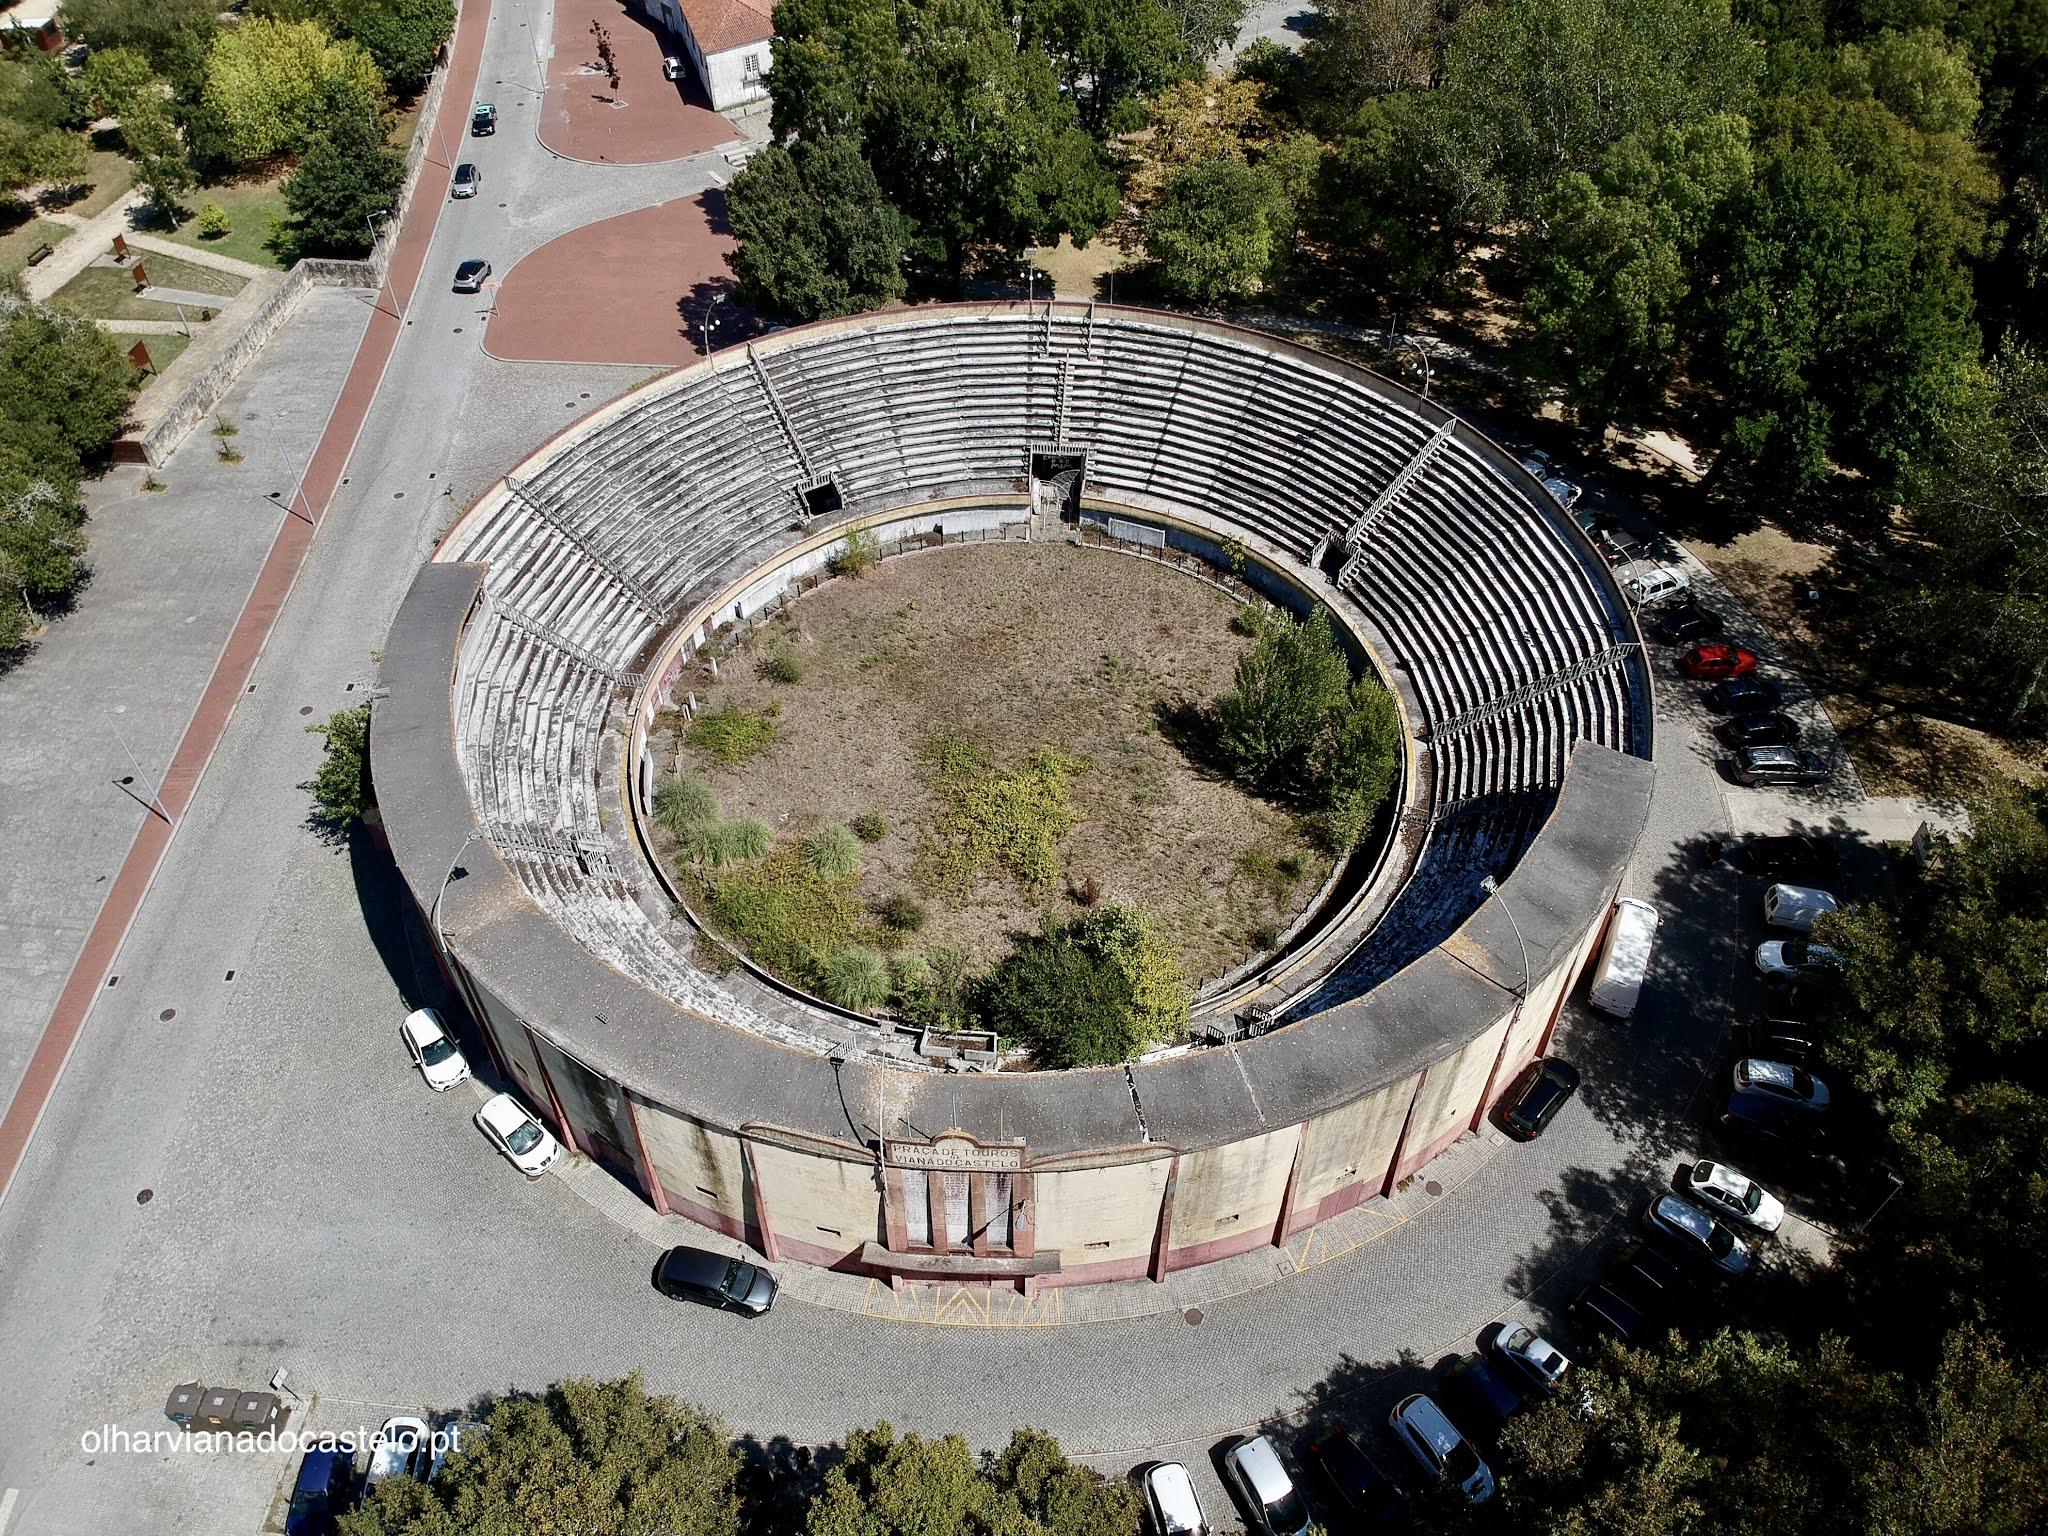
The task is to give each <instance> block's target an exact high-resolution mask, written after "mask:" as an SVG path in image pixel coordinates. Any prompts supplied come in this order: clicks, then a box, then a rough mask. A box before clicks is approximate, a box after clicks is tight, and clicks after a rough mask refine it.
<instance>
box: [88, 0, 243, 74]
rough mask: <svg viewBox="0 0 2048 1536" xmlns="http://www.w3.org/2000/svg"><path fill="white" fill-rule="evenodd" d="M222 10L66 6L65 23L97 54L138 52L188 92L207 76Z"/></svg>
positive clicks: (95, 2) (171, 3)
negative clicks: (208, 58) (116, 50)
mask: <svg viewBox="0 0 2048 1536" xmlns="http://www.w3.org/2000/svg"><path fill="white" fill-rule="evenodd" d="M222 9H223V7H222V6H221V5H220V3H219V0H64V8H63V11H62V18H63V24H64V31H65V33H66V34H67V35H69V36H71V37H75V38H82V39H83V40H84V41H86V42H88V43H90V44H92V46H93V49H94V51H95V52H97V51H98V50H99V49H102V48H132V49H134V50H135V51H136V52H137V53H139V54H141V55H142V56H143V57H144V58H146V59H148V60H149V63H150V68H152V69H153V70H155V71H156V72H157V73H158V74H160V75H164V76H167V77H169V78H170V79H171V80H173V81H177V82H179V83H180V84H181V86H182V85H184V84H187V83H196V82H197V80H198V79H199V77H200V75H201V73H202V72H203V70H204V66H205V59H206V50H207V49H208V48H209V47H210V46H211V45H212V43H213V39H214V34H215V33H216V32H218V31H219V30H220V13H221V11H222Z"/></svg>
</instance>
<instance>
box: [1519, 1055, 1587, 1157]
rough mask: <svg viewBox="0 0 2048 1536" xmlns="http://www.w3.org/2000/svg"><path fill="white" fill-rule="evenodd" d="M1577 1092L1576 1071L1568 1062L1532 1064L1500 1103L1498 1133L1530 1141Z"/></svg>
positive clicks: (1577, 1075)
mask: <svg viewBox="0 0 2048 1536" xmlns="http://www.w3.org/2000/svg"><path fill="white" fill-rule="evenodd" d="M1578 1091H1579V1073H1578V1069H1577V1068H1576V1067H1574V1066H1573V1065H1572V1064H1571V1063H1570V1062H1568V1061H1532V1062H1530V1063H1529V1066H1528V1070H1526V1071H1525V1072H1523V1074H1522V1075H1521V1077H1520V1078H1519V1079H1517V1080H1516V1082H1515V1085H1514V1087H1513V1088H1511V1089H1509V1090H1508V1092H1507V1094H1506V1096H1505V1097H1504V1098H1503V1099H1502V1100H1501V1104H1502V1108H1501V1116H1500V1124H1501V1129H1502V1130H1504V1131H1506V1132H1507V1133H1508V1134H1509V1135H1510V1136H1512V1137H1514V1138H1515V1140H1517V1141H1534V1140H1535V1139H1536V1138H1537V1137H1538V1136H1540V1135H1542V1134H1543V1128H1544V1127H1545V1126H1546V1125H1548V1124H1550V1122H1551V1121H1552V1120H1554V1119H1556V1118H1557V1112H1558V1111H1559V1110H1560V1109H1563V1108H1564V1106H1565V1101H1566V1100H1567V1099H1569V1098H1570V1097H1571V1096H1572V1095H1573V1094H1575V1093H1577V1092H1578Z"/></svg>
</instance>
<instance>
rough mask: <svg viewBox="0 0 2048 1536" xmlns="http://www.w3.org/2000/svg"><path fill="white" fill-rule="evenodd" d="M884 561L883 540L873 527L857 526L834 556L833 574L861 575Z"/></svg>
mask: <svg viewBox="0 0 2048 1536" xmlns="http://www.w3.org/2000/svg"><path fill="white" fill-rule="evenodd" d="M881 563H882V541H881V540H880V539H879V538H877V537H876V536H875V532H874V530H873V529H872V528H856V529H854V530H853V532H851V533H849V534H848V535H847V536H846V543H845V544H844V545H843V546H842V547H841V548H840V550H839V552H838V553H837V554H835V555H834V556H833V557H832V574H833V575H835V576H853V577H861V576H865V575H867V573H868V572H869V571H872V570H873V569H874V568H875V567H876V566H878V565H880V564H881Z"/></svg>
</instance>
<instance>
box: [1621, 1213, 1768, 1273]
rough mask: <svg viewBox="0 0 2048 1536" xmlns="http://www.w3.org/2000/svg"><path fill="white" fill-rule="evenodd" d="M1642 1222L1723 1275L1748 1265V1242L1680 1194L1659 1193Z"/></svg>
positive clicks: (1673, 1244) (1744, 1268)
mask: <svg viewBox="0 0 2048 1536" xmlns="http://www.w3.org/2000/svg"><path fill="white" fill-rule="evenodd" d="M1643 1223H1644V1225H1645V1226H1647V1227H1648V1228H1649V1229H1650V1230H1651V1231H1652V1232H1653V1233H1655V1234H1656V1235H1658V1236H1659V1237H1663V1238H1668V1239H1669V1240H1670V1242H1671V1244H1672V1246H1673V1247H1675V1248H1677V1249H1679V1250H1680V1251H1681V1252H1684V1253H1688V1254H1691V1255H1692V1256H1693V1257H1695V1258H1698V1259H1703V1260H1705V1261H1706V1262H1707V1263H1708V1264H1711V1265H1712V1266H1713V1267H1714V1268H1716V1269H1718V1270H1720V1271H1721V1273H1722V1274H1724V1275H1739V1274H1741V1273H1742V1272H1743V1271H1744V1270H1746V1269H1748V1268H1749V1261H1750V1257H1751V1255H1750V1251H1749V1244H1747V1243H1745V1242H1744V1241H1743V1240H1742V1239H1741V1238H1739V1237H1737V1236H1736V1235H1735V1234H1734V1233H1733V1232H1731V1231H1729V1230H1728V1229H1727V1228H1726V1227H1724V1226H1722V1225H1721V1223H1720V1222H1718V1221H1716V1220H1714V1218H1713V1217H1712V1216H1711V1215H1709V1214H1708V1213H1707V1212H1706V1211H1703V1210H1701V1209H1700V1208H1699V1207H1698V1206H1696V1205H1694V1204H1693V1203H1692V1202H1691V1201H1690V1200H1687V1199H1685V1198H1684V1197H1683V1196H1680V1195H1659V1196H1658V1197H1657V1198H1656V1199H1655V1200H1652V1201H1651V1202H1650V1204H1649V1207H1648V1208H1647V1209H1646V1210H1645V1211H1644V1212H1643Z"/></svg>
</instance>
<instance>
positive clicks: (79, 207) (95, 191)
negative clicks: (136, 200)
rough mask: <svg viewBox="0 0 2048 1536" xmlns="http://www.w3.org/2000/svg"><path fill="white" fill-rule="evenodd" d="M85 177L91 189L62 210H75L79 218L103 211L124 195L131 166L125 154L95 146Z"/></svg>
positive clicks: (132, 180) (131, 181) (130, 179)
mask: <svg viewBox="0 0 2048 1536" xmlns="http://www.w3.org/2000/svg"><path fill="white" fill-rule="evenodd" d="M85 180H86V181H88V182H90V183H91V184H92V190H91V191H90V192H88V193H86V194H85V196H83V197H81V198H80V199H79V200H78V201H77V202H75V203H67V204H65V207H64V211H65V212H66V213H75V214H77V215H78V216H79V217H80V218H81V219H89V218H91V217H92V216H93V215H94V214H96V213H104V212H105V211H106V210H107V209H109V208H111V207H113V205H114V204H115V202H116V201H118V200H119V199H120V198H122V197H125V196H126V195H127V193H128V189H129V188H130V187H133V186H134V185H135V165H134V162H133V161H131V160H129V159H128V157H127V156H125V155H118V154H115V153H114V151H113V150H111V149H96V150H94V151H93V152H92V168H91V169H90V170H88V171H87V172H86V173H85Z"/></svg>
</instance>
